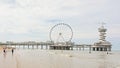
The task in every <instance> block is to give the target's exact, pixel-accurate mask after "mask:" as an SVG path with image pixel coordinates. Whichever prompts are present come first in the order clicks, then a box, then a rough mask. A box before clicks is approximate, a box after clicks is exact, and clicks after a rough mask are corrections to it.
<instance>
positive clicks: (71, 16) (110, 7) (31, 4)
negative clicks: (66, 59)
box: [0, 0, 120, 50]
mask: <svg viewBox="0 0 120 68" xmlns="http://www.w3.org/2000/svg"><path fill="white" fill-rule="evenodd" d="M119 3H120V0H0V42H6V41H15V42H23V41H49V40H50V39H49V33H50V29H51V28H52V27H53V26H54V25H56V24H58V23H65V24H68V25H70V26H71V28H72V30H73V38H72V41H73V42H75V43H76V44H94V43H95V42H97V41H99V32H98V28H99V27H100V26H101V23H102V22H104V23H106V24H105V28H107V34H106V36H107V37H106V40H107V41H109V42H111V43H112V45H113V46H112V49H113V50H120V45H119V44H120V40H119V39H120V36H119V35H120V30H119V29H120V20H119V18H120V13H119V12H120V7H119V6H120V4H119ZM66 28H67V27H66ZM66 31H67V30H66Z"/></svg>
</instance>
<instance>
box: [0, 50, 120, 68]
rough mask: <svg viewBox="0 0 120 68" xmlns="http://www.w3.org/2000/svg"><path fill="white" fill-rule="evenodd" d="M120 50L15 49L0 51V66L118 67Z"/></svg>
mask: <svg viewBox="0 0 120 68" xmlns="http://www.w3.org/2000/svg"><path fill="white" fill-rule="evenodd" d="M119 60H120V52H111V53H110V54H107V53H106V52H92V53H91V54H90V53H89V52H87V51H59V50H58V51H52V50H37V49H36V50H16V51H15V53H14V54H13V55H12V53H11V52H7V53H6V54H3V52H0V68H120V61H119Z"/></svg>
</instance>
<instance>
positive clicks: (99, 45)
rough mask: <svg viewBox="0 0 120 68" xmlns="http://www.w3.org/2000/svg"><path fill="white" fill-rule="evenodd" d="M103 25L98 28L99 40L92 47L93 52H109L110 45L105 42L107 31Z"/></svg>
mask: <svg viewBox="0 0 120 68" xmlns="http://www.w3.org/2000/svg"><path fill="white" fill-rule="evenodd" d="M104 24H105V23H102V26H101V27H100V28H98V31H99V33H100V35H99V36H100V39H99V41H98V42H96V43H94V45H93V46H92V50H93V51H111V46H112V45H111V43H110V42H108V41H106V40H105V38H106V36H105V35H106V31H107V29H106V28H105V27H104Z"/></svg>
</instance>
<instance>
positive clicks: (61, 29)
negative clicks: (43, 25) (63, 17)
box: [49, 23, 73, 43]
mask: <svg viewBox="0 0 120 68" xmlns="http://www.w3.org/2000/svg"><path fill="white" fill-rule="evenodd" d="M49 37H50V40H51V41H53V42H54V43H64V42H71V40H72V38H73V30H72V28H71V27H70V26H69V25H68V24H65V23H59V24H56V25H54V26H53V27H52V28H51V30H50V34H49Z"/></svg>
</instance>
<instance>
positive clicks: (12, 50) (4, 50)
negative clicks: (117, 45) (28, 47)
mask: <svg viewBox="0 0 120 68" xmlns="http://www.w3.org/2000/svg"><path fill="white" fill-rule="evenodd" d="M3 52H4V54H5V53H6V49H5V48H4V49H3ZM11 52H12V54H13V53H14V49H13V48H12V49H11Z"/></svg>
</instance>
